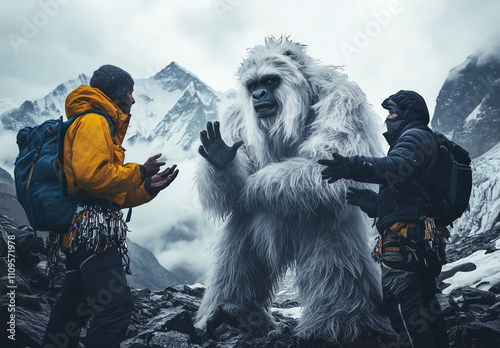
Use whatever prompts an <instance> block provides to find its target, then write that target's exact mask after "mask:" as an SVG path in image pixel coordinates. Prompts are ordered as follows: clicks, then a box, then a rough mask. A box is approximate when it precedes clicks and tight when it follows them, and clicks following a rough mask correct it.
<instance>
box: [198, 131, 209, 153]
mask: <svg viewBox="0 0 500 348" xmlns="http://www.w3.org/2000/svg"><path fill="white" fill-rule="evenodd" d="M200 140H201V143H202V144H203V147H204V148H205V149H207V150H208V149H209V148H210V145H211V144H212V143H211V142H210V139H208V135H207V131H206V130H203V131H201V132H200Z"/></svg>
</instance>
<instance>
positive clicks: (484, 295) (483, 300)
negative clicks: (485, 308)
mask: <svg viewBox="0 0 500 348" xmlns="http://www.w3.org/2000/svg"><path fill="white" fill-rule="evenodd" d="M462 296H463V298H464V301H465V302H467V304H469V305H470V304H474V303H478V304H486V305H490V306H491V305H493V304H494V303H495V300H496V297H495V294H494V293H492V292H489V291H483V290H479V289H476V288H471V287H464V288H462Z"/></svg>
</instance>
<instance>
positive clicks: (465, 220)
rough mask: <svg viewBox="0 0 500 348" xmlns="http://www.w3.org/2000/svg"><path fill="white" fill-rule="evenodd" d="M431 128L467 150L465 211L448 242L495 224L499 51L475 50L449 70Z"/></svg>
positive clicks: (498, 205) (499, 201)
mask: <svg viewBox="0 0 500 348" xmlns="http://www.w3.org/2000/svg"><path fill="white" fill-rule="evenodd" d="M432 129H433V130H435V131H439V132H441V133H443V134H445V135H447V136H449V138H450V139H452V140H453V141H455V142H456V143H458V144H459V145H461V146H462V147H464V148H465V149H466V150H467V151H469V153H470V155H471V158H472V159H473V160H472V169H473V188H472V195H471V199H470V203H469V209H468V210H467V211H466V212H465V213H464V215H463V216H462V217H461V218H460V219H459V220H457V221H456V222H455V223H454V228H453V233H452V242H459V241H460V240H461V239H462V238H464V237H466V236H469V235H477V234H481V233H484V232H485V231H487V230H489V229H491V228H492V227H493V226H494V225H495V224H496V223H497V222H498V221H500V185H499V184H500V52H498V51H496V52H492V51H489V52H488V53H487V54H486V53H485V52H484V51H481V50H478V51H477V52H476V53H474V54H472V55H470V56H469V57H467V59H466V60H465V61H464V62H463V63H462V64H460V65H458V66H456V67H454V68H453V69H451V70H450V72H449V74H448V77H447V79H446V81H445V82H444V84H443V87H442V89H441V91H440V92H439V95H438V97H437V100H436V109H435V112H434V117H433V119H432Z"/></svg>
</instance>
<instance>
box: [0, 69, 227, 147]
mask: <svg viewBox="0 0 500 348" xmlns="http://www.w3.org/2000/svg"><path fill="white" fill-rule="evenodd" d="M88 83H89V77H88V76H87V75H85V74H81V75H80V76H78V77H77V78H76V79H73V80H70V81H67V82H65V83H62V84H60V85H59V86H58V87H56V88H55V89H54V90H53V91H52V92H50V93H49V94H48V95H47V96H45V97H43V98H40V99H36V100H31V101H30V100H27V101H24V102H23V103H21V104H20V105H15V102H10V103H3V104H5V105H0V107H1V108H0V111H2V110H3V112H2V113H1V114H0V119H1V127H2V128H3V129H5V130H10V131H17V130H19V129H20V128H22V127H25V126H33V125H36V124H40V123H42V122H43V121H45V120H47V119H50V118H57V117H59V116H60V115H64V114H65V111H64V103H65V100H66V96H67V95H68V93H69V92H71V91H72V90H73V89H75V88H76V87H78V86H79V85H81V84H88ZM134 97H135V99H136V103H135V105H134V106H133V108H132V119H131V121H130V126H129V130H128V132H127V138H126V139H125V140H126V141H128V142H129V143H130V144H134V143H136V142H151V141H154V142H155V143H156V144H157V145H158V144H161V146H165V147H168V148H172V147H180V148H181V149H185V150H186V149H188V148H189V147H190V146H191V144H192V143H193V142H194V141H195V140H196V139H197V137H198V134H199V131H200V130H201V129H203V128H204V126H205V123H206V121H208V120H214V119H216V118H217V115H218V111H219V107H220V105H221V103H222V101H223V100H225V98H226V97H225V95H224V94H222V93H218V92H215V91H214V90H213V89H211V88H210V87H209V86H207V85H206V84H205V83H203V82H202V81H200V80H199V79H198V78H197V77H196V76H195V75H194V74H192V73H191V72H189V71H187V70H186V69H184V68H182V67H181V66H180V65H178V64H177V63H175V62H172V63H170V64H169V65H168V66H167V67H165V68H164V69H163V70H161V71H160V72H158V73H157V74H156V75H154V76H152V77H149V78H145V79H136V80H135V85H134ZM13 105H15V107H11V108H10V109H9V108H8V107H9V106H13ZM186 155H187V154H186Z"/></svg>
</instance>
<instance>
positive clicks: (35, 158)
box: [14, 110, 114, 233]
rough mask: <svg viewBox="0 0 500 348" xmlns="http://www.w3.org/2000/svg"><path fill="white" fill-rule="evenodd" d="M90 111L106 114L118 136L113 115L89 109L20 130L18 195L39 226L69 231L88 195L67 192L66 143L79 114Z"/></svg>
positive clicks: (16, 176)
mask: <svg viewBox="0 0 500 348" xmlns="http://www.w3.org/2000/svg"><path fill="white" fill-rule="evenodd" d="M88 113H95V114H99V115H101V116H103V117H105V118H106V120H107V121H108V123H109V126H110V130H111V137H112V138H114V128H113V123H112V122H111V119H110V118H109V117H108V116H107V115H106V114H105V113H103V112H102V111H99V110H88V111H86V112H84V113H82V114H80V115H77V116H73V117H71V118H70V119H69V120H67V121H63V117H62V116H61V117H60V118H59V119H53V120H47V121H45V122H44V123H42V124H40V125H38V126H35V127H25V128H23V129H21V130H20V131H19V132H18V133H17V145H18V146H19V155H18V156H17V158H16V162H15V164H14V182H15V186H16V194H17V199H18V201H19V202H20V203H21V205H22V206H23V208H24V210H25V211H26V215H27V216H28V220H29V222H30V225H31V226H32V227H33V229H34V230H35V233H36V230H42V231H54V232H58V233H65V232H67V230H68V228H69V226H70V224H71V220H72V218H73V213H74V211H75V209H76V206H77V205H78V204H81V203H83V202H85V199H86V198H88V197H86V196H85V193H83V192H79V193H77V194H75V195H71V196H68V195H67V194H66V188H67V185H66V181H65V177H64V170H63V165H62V164H63V158H62V156H63V144H64V136H65V134H66V131H67V130H68V129H69V127H70V126H71V124H72V123H73V122H74V121H75V120H76V118H77V117H80V116H83V115H85V114H88Z"/></svg>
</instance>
